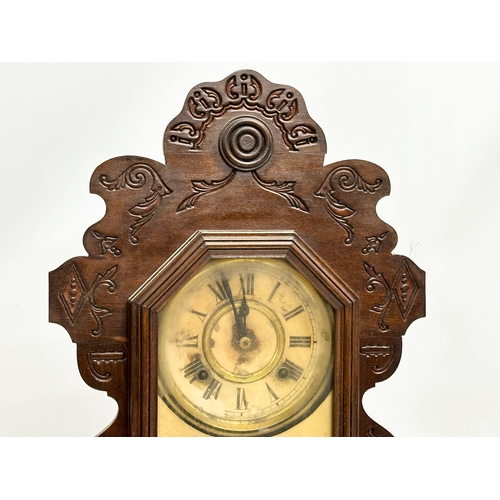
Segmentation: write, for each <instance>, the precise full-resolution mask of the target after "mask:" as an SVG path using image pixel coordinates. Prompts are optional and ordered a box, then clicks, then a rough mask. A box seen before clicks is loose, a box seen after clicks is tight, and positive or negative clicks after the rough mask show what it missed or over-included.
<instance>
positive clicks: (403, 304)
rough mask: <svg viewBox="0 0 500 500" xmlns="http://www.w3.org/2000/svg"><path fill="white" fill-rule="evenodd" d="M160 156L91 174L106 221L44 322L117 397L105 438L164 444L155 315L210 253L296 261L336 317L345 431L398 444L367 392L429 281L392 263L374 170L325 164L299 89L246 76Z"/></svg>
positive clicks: (67, 267) (185, 114) (194, 96)
mask: <svg viewBox="0 0 500 500" xmlns="http://www.w3.org/2000/svg"><path fill="white" fill-rule="evenodd" d="M163 144H164V153H165V163H164V164H163V163H160V162H157V161H155V160H151V159H148V158H142V157H137V156H122V157H118V158H113V159H111V160H108V161H106V162H104V163H103V164H101V165H100V166H99V167H97V169H96V170H95V171H94V174H93V175H92V178H91V182H90V188H91V192H92V193H95V194H97V195H99V196H101V197H102V198H103V199H104V201H105V203H106V214H105V216H104V217H103V218H102V219H101V220H100V221H98V222H96V223H95V224H93V225H92V226H91V227H89V228H88V229H87V231H86V233H85V235H84V240H83V241H84V245H85V248H86V250H87V252H88V256H86V257H75V258H72V259H70V260H68V261H67V262H65V263H64V264H62V265H61V266H60V267H59V268H58V269H56V270H54V271H52V272H51V273H50V274H49V302H50V303H49V311H50V316H49V319H50V321H52V322H55V323H58V324H60V325H62V326H64V327H65V328H66V329H67V330H68V332H69V334H70V336H71V338H72V340H73V342H75V343H76V344H77V360H78V367H79V370H80V373H81V375H82V377H83V379H84V380H85V382H86V383H88V384H89V385H90V386H91V387H94V388H95V389H98V390H104V391H106V392H107V393H108V395H109V396H110V397H112V398H114V399H115V400H116V401H117V402H118V414H117V416H116V419H115V420H114V421H113V422H112V423H111V424H110V426H109V427H108V428H107V429H105V430H104V431H103V432H102V433H101V435H102V436H151V435H155V433H156V428H155V425H156V423H155V418H156V405H157V403H156V399H155V398H156V371H157V367H156V363H157V352H156V341H157V340H156V339H157V326H156V325H157V314H158V311H159V309H161V307H162V306H163V305H164V304H165V303H166V302H167V301H168V300H169V298H170V297H172V294H173V293H175V291H176V290H178V289H179V287H180V286H182V284H183V283H185V282H186V281H187V280H188V279H189V276H190V274H192V273H193V272H195V271H196V270H197V269H200V268H201V267H202V266H203V265H204V264H205V263H206V262H208V261H209V260H210V259H217V258H225V257H245V256H262V257H264V256H267V257H272V258H282V259H286V260H287V261H288V262H289V263H290V264H292V266H293V267H295V268H296V269H297V270H298V271H299V272H300V273H301V274H302V275H303V276H304V277H305V278H306V279H308V280H309V281H310V282H311V284H312V285H313V286H314V287H315V288H316V290H317V291H318V292H319V293H320V294H321V295H322V296H323V297H324V298H325V299H326V300H327V301H328V302H330V304H332V306H333V307H334V308H335V310H336V315H337V323H336V324H337V325H340V327H339V328H340V330H339V331H337V332H336V342H338V346H337V349H336V355H337V356H338V357H339V359H336V360H335V361H336V363H335V366H336V367H337V368H336V370H337V371H336V372H335V381H334V384H335V387H336V389H338V388H341V390H339V391H337V392H336V393H335V394H336V395H335V398H334V429H333V434H334V435H335V436H390V435H391V434H390V432H389V431H387V430H386V429H384V427H382V426H381V425H379V424H378V423H376V422H374V421H373V420H372V419H371V418H370V417H369V416H368V415H367V414H366V412H365V411H364V409H363V406H362V398H363V394H364V393H365V392H366V391H367V390H368V389H369V388H371V387H373V386H374V385H375V384H376V383H377V382H381V381H383V380H385V379H387V378H388V377H389V376H391V375H392V373H394V371H395V370H396V368H397V366H398V363H399V360H400V358H401V349H402V335H404V333H405V332H406V330H407V328H408V326H409V325H410V324H411V323H412V322H413V321H414V320H416V319H418V318H420V317H423V316H424V315H425V273H424V272H423V271H422V270H421V269H419V268H418V267H417V266H416V265H415V264H414V263H413V262H412V261H411V260H410V259H409V258H407V257H404V256H400V255H393V254H392V253H391V252H392V250H393V249H394V247H395V246H396V242H397V235H396V232H395V231H394V229H393V228H392V227H390V226H389V225H388V224H386V223H385V222H383V221H382V220H380V218H379V217H378V216H377V213H376V204H377V202H378V201H379V200H380V199H381V198H382V197H384V196H387V195H389V193H390V182H389V178H388V176H387V174H386V173H385V171H384V170H383V169H382V168H380V167H379V166H377V165H375V164H373V163H370V162H367V161H363V160H345V161H339V162H335V163H333V164H330V165H326V166H325V165H323V160H324V155H325V153H326V140H325V137H324V134H323V132H322V130H321V128H320V127H319V125H318V124H317V123H315V122H314V121H313V120H312V118H311V117H310V116H309V114H308V112H307V109H306V106H305V102H304V100H303V98H302V96H301V95H300V93H299V92H298V91H297V90H296V89H294V88H292V87H290V86H287V85H277V84H274V83H272V82H269V81H268V80H266V79H265V78H264V77H262V76H261V75H259V74H258V73H256V72H254V71H250V70H241V71H237V72H235V73H233V74H232V75H230V76H228V77H227V78H226V79H224V80H222V81H220V82H211V83H203V84H200V85H197V86H195V87H194V88H193V89H192V90H191V91H190V92H189V93H188V96H187V98H186V101H185V103H184V107H183V108H182V110H181V112H180V113H179V115H178V116H177V117H175V118H174V119H173V120H172V121H171V122H170V124H169V125H168V126H167V128H166V131H165V134H164V139H163Z"/></svg>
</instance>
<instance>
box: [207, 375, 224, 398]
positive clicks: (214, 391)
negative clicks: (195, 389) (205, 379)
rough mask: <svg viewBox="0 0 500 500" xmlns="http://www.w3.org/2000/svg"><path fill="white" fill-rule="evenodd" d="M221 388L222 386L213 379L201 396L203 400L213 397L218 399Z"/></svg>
mask: <svg viewBox="0 0 500 500" xmlns="http://www.w3.org/2000/svg"><path fill="white" fill-rule="evenodd" d="M221 386H222V384H221V383H220V382H219V381H218V380H216V379H214V378H213V379H212V380H211V381H210V384H208V387H207V390H206V391H205V394H203V398H204V399H210V398H211V397H213V398H214V399H217V398H218V397H219V391H220V388H221Z"/></svg>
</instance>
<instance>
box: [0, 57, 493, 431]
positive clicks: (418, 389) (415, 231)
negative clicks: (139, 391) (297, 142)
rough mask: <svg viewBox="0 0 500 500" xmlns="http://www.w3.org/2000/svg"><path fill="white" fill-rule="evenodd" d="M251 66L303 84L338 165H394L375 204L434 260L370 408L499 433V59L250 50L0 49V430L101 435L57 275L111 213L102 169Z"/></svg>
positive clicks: (418, 254)
mask: <svg viewBox="0 0 500 500" xmlns="http://www.w3.org/2000/svg"><path fill="white" fill-rule="evenodd" d="M245 67H246V68H250V69H254V70H256V71H258V72H260V73H261V74H262V75H263V76H265V77H266V78H267V79H268V80H270V81H272V82H276V83H282V84H288V85H291V86H293V87H295V88H296V89H297V90H299V92H301V93H302V95H303V96H304V99H305V102H306V104H307V107H308V110H309V113H310V115H311V116H312V118H313V119H314V120H315V121H316V122H317V123H318V124H319V125H320V126H321V127H322V128H323V130H324V132H325V136H326V138H327V143H328V154H327V158H326V162H327V163H331V162H334V161H338V160H344V159H351V158H360V159H364V160H369V161H372V162H374V163H377V164H378V165H380V166H381V167H382V168H384V169H385V170H386V171H387V173H388V175H389V177H390V179H391V185H392V194H391V196H389V197H387V198H384V199H383V200H381V202H380V203H379V205H378V213H379V215H380V217H381V219H383V220H384V221H386V222H387V223H388V224H390V225H391V226H392V227H394V228H395V230H396V232H397V233H398V236H399V243H398V246H397V247H396V249H395V253H400V254H403V255H407V256H409V257H410V258H411V259H412V260H413V261H414V262H415V263H416V264H417V265H419V266H420V267H421V268H422V269H424V270H425V271H426V273H427V317H426V318H425V319H420V320H418V321H416V322H415V323H413V325H411V326H410V328H409V329H408V331H407V334H406V335H405V337H404V341H403V356H402V360H401V363H400V366H399V368H398V370H397V371H396V373H395V374H394V375H393V376H392V377H391V378H390V379H389V380H387V381H386V382H383V383H381V384H378V385H377V386H376V387H375V388H374V389H371V390H370V391H368V392H367V393H366V395H365V398H364V405H365V409H366V410H367V412H368V414H369V415H370V416H371V417H372V418H374V419H375V420H376V421H378V422H379V423H380V424H381V425H383V426H384V427H386V428H387V429H388V430H390V431H391V432H392V433H394V434H395V435H396V436H478V437H479V436H499V435H500V426H499V422H500V373H499V370H498V366H499V362H498V354H499V352H500V327H499V326H498V323H497V321H496V315H497V307H499V306H498V299H499V295H500V294H499V284H500V271H499V266H498V264H497V262H496V260H495V259H496V254H497V252H498V250H499V248H500V231H499V229H500V228H499V225H500V224H499V221H498V216H499V215H500V197H499V196H498V186H499V185H500V168H499V167H500V90H499V89H500V65H499V64H436V63H434V64H374V63H370V64H357V63H356V64H355V63H346V64H326V63H325V64H304V63H303V64H285V63H283V64H277V63H249V62H234V63H214V64H208V63H200V64H166V63H165V64H149V63H141V64H125V63H123V64H121V63H120V64H118V63H117V64H103V63H101V64H87V63H73V64H3V65H0V95H1V96H2V99H1V100H0V158H1V161H2V163H1V167H0V168H1V181H2V195H1V197H0V213H1V214H2V218H1V228H2V231H1V234H2V244H1V252H2V255H1V257H2V258H1V263H0V265H1V269H0V277H1V278H0V279H1V281H2V287H1V291H0V294H1V300H0V317H1V318H2V327H1V331H0V397H1V401H2V404H1V407H2V411H1V412H0V436H93V435H95V434H97V433H99V431H100V430H101V429H102V428H103V427H105V426H106V425H107V424H108V423H109V422H110V421H111V420H112V419H113V418H114V415H115V413H116V403H115V402H114V401H113V400H111V399H109V398H108V397H107V396H106V395H105V394H104V393H101V392H98V391H95V390H94V389H91V388H90V387H88V386H87V385H86V384H85V383H84V382H83V380H82V379H81V377H80V375H79V373H78V368H77V364H76V348H75V346H74V345H73V344H72V343H71V340H70V338H69V335H68V334H67V332H66V331H65V330H64V329H63V328H62V327H60V326H58V325H54V324H49V323H48V321H47V318H48V303H47V302H48V301H47V290H48V278H47V274H48V272H49V271H50V270H52V269H55V268H56V267H58V266H59V265H60V264H62V263H63V262H65V261H66V260H68V259H69V258H71V257H73V256H76V255H85V251H84V248H83V245H82V236H83V233H84V231H85V230H86V229H87V227H88V226H90V225H91V224H93V223H94V222H96V221H98V220H99V219H100V218H101V217H102V216H103V214H104V202H103V201H102V200H101V199H100V198H99V197H97V196H94V195H91V194H89V192H88V184H89V179H90V176H91V174H92V172H93V170H94V168H95V167H97V166H98V165H99V164H100V163H101V162H103V161H105V160H107V159H109V158H112V157H115V156H121V155H127V154H131V155H142V156H145V157H149V158H152V159H155V160H158V161H161V162H163V161H164V159H163V153H162V136H163V131H164V129H165V127H166V125H167V124H168V122H169V121H170V120H171V119H172V118H173V117H175V116H176V115H177V114H178V112H179V111H180V109H181V107H182V104H183V102H184V99H185V96H186V94H187V92H188V91H189V90H190V89H191V88H192V87H193V86H194V85H196V84H198V83H200V82H204V81H218V80H221V79H223V78H225V77H226V76H228V75H229V74H230V73H231V72H232V71H234V70H237V69H241V68H245Z"/></svg>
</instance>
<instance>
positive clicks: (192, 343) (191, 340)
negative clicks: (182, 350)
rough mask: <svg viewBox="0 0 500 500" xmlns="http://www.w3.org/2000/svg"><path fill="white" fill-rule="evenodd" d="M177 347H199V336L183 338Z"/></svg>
mask: <svg viewBox="0 0 500 500" xmlns="http://www.w3.org/2000/svg"><path fill="white" fill-rule="evenodd" d="M177 347H198V335H191V336H189V337H183V338H182V339H180V340H178V341H177Z"/></svg>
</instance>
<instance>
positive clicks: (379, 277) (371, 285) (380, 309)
mask: <svg viewBox="0 0 500 500" xmlns="http://www.w3.org/2000/svg"><path fill="white" fill-rule="evenodd" d="M363 266H364V268H365V271H366V272H367V273H368V275H369V276H370V278H368V280H367V282H366V289H367V291H368V292H370V293H371V292H373V291H374V290H375V286H376V285H380V286H382V287H383V288H384V290H385V299H384V301H383V302H382V303H380V304H377V305H375V306H373V307H372V308H371V309H370V310H371V311H373V312H375V313H377V314H380V317H379V320H378V326H379V328H380V330H381V331H382V332H387V331H389V326H388V325H387V324H386V323H385V316H386V314H387V312H388V310H389V306H390V304H391V299H392V292H391V288H390V286H389V284H388V283H387V281H386V279H385V278H384V275H383V274H382V273H377V271H376V270H375V268H374V267H372V266H370V265H369V264H367V263H366V262H363Z"/></svg>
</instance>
